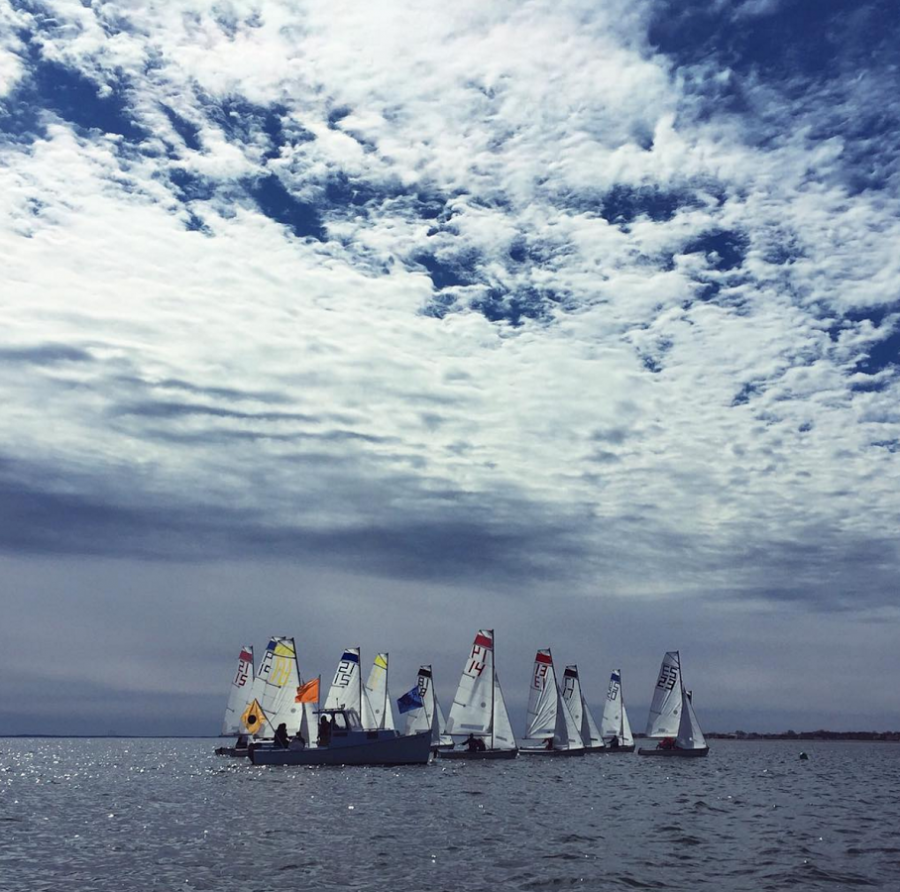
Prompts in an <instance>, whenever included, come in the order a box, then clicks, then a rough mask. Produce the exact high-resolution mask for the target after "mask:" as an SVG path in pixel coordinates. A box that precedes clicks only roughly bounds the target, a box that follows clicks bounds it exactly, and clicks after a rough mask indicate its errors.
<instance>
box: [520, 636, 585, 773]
mask: <svg viewBox="0 0 900 892" xmlns="http://www.w3.org/2000/svg"><path fill="white" fill-rule="evenodd" d="M525 740H526V741H530V742H532V745H531V746H523V747H520V749H519V752H521V753H522V755H523V756H583V755H584V741H583V740H582V737H581V732H580V731H579V729H578V726H577V724H576V723H575V719H574V718H573V717H572V713H571V711H570V709H569V707H568V706H567V705H566V701H565V700H564V699H563V698H562V696H561V695H560V693H559V686H558V685H557V682H556V670H555V669H554V668H553V656H552V654H551V653H550V649H549V648H546V649H543V650H539V651H538V652H537V655H536V656H535V658H534V670H533V672H532V676H531V689H530V690H529V692H528V722H527V726H526V729H525Z"/></svg>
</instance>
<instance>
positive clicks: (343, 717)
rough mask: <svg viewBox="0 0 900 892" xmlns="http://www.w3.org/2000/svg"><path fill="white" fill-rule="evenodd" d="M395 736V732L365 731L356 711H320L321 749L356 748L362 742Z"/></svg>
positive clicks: (319, 741)
mask: <svg viewBox="0 0 900 892" xmlns="http://www.w3.org/2000/svg"><path fill="white" fill-rule="evenodd" d="M326 721H327V724H326ZM394 736H396V734H395V732H385V731H367V730H365V729H364V728H363V726H362V722H361V721H360V718H359V716H358V715H357V713H356V711H355V710H352V709H343V708H339V709H320V710H319V738H318V745H319V746H320V747H329V746H330V747H340V746H356V745H358V744H359V743H360V742H361V741H362V740H379V739H381V738H384V737H394Z"/></svg>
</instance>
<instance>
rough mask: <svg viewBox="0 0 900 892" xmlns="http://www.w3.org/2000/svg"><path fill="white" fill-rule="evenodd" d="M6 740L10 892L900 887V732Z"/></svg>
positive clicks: (4, 811) (3, 815)
mask: <svg viewBox="0 0 900 892" xmlns="http://www.w3.org/2000/svg"><path fill="white" fill-rule="evenodd" d="M215 745H216V741H212V740H0V834H2V835H0V841H2V842H0V890H7V889H9V890H12V889H17V890H28V892H41V890H47V892H50V890H52V892H66V890H79V892H83V890H91V892H93V890H131V889H134V890H138V889H140V890H144V889H178V890H186V892H190V890H203V889H209V890H217V892H228V890H279V892H281V890H287V889H302V890H317V889H354V890H372V892H375V890H378V892H384V890H390V892H399V890H416V892H420V890H436V892H437V890H454V892H458V890H469V889H472V890H477V889H492V890H506V889H510V890H512V889H521V890H539V889H565V888H570V887H574V888H579V889H597V890H599V889H616V888H625V889H673V890H684V889H692V888H694V887H704V886H705V887H706V888H709V889H713V890H748V892H749V890H752V892H759V890H784V889H788V888H790V889H800V890H804V889H835V890H838V889H842V888H848V887H851V886H869V887H872V888H883V889H890V890H896V889H898V888H900V880H898V877H900V841H898V837H897V827H898V826H900V795H898V794H900V746H898V745H896V744H888V743H884V744H876V743H816V742H810V741H804V742H803V744H802V749H804V750H806V751H807V752H808V753H809V754H810V760H809V761H800V760H799V758H798V756H799V752H800V749H801V745H800V744H799V743H797V744H794V743H786V742H758V743H739V742H733V741H713V744H712V745H713V750H712V752H711V753H710V756H709V758H708V759H697V760H694V759H686V760H668V759H667V760H659V759H642V758H640V757H638V756H624V755H622V756H614V757H604V756H585V757H584V758H583V759H558V760H555V759H517V760H515V761H512V762H481V763H471V764H467V763H460V762H453V763H444V764H441V763H437V764H434V765H428V766H420V767H410V768H401V769H387V768H354V769H336V768H331V769H309V768H254V767H253V766H251V765H250V764H249V763H247V762H246V761H244V760H229V759H224V758H221V757H216V756H214V755H212V749H213V747H214V746H215Z"/></svg>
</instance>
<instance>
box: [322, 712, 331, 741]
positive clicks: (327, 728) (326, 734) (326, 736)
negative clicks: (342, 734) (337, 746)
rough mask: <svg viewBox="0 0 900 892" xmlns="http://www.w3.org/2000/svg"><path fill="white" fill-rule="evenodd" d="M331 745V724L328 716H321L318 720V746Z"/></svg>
mask: <svg viewBox="0 0 900 892" xmlns="http://www.w3.org/2000/svg"><path fill="white" fill-rule="evenodd" d="M329 743H331V722H329V721H328V716H327V715H323V716H322V718H320V719H319V746H328V744H329Z"/></svg>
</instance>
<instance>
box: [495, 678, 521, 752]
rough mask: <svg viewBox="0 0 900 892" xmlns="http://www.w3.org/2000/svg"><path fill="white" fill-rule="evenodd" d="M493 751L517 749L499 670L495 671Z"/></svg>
mask: <svg viewBox="0 0 900 892" xmlns="http://www.w3.org/2000/svg"><path fill="white" fill-rule="evenodd" d="M490 745H491V749H495V750H514V749H516V735H515V732H514V731H513V727H512V722H510V720H509V712H508V711H507V709H506V701H505V700H504V699H503V691H502V690H501V689H500V679H499V677H498V676H497V670H496V668H495V669H494V717H493V727H492V729H491V740H490Z"/></svg>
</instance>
